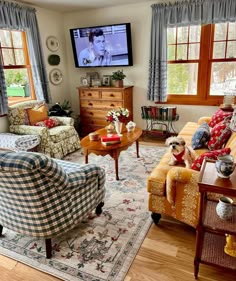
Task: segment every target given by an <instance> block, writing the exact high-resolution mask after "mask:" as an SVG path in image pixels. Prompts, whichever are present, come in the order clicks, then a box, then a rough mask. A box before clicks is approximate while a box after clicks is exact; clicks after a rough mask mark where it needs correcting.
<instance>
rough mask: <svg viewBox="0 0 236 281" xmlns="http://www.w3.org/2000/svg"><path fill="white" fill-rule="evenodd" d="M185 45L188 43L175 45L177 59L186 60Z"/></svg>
mask: <svg viewBox="0 0 236 281" xmlns="http://www.w3.org/2000/svg"><path fill="white" fill-rule="evenodd" d="M187 46H188V45H185V44H184V45H178V46H177V58H176V59H177V60H186V59H187Z"/></svg>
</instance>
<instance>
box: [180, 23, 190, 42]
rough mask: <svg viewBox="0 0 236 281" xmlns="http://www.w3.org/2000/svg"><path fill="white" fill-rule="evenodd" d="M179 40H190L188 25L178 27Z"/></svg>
mask: <svg viewBox="0 0 236 281" xmlns="http://www.w3.org/2000/svg"><path fill="white" fill-rule="evenodd" d="M177 34H178V36H177V41H178V43H187V42H188V27H186V26H185V27H178V28H177Z"/></svg>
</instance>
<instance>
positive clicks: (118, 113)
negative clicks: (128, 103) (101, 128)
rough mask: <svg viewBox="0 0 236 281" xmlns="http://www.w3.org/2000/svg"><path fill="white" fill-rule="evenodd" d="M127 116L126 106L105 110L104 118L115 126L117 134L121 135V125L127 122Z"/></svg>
mask: <svg viewBox="0 0 236 281" xmlns="http://www.w3.org/2000/svg"><path fill="white" fill-rule="evenodd" d="M128 117H129V110H128V109H127V108H121V107H120V108H119V109H112V110H110V111H108V112H107V115H106V120H107V121H108V122H111V123H113V124H114V126H115V130H116V132H117V134H118V135H121V132H122V126H123V124H124V123H127V121H128Z"/></svg>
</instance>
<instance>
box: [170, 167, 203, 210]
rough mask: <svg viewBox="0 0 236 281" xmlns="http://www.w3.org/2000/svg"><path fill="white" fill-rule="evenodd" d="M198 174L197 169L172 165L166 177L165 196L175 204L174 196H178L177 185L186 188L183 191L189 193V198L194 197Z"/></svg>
mask: <svg viewBox="0 0 236 281" xmlns="http://www.w3.org/2000/svg"><path fill="white" fill-rule="evenodd" d="M199 175H200V172H199V171H195V170H192V169H187V168H183V167H173V168H172V169H170V170H169V172H168V173H167V177H166V197H167V200H168V201H169V203H170V204H171V205H175V201H176V198H177V197H178V194H177V193H178V187H180V188H181V189H183V188H186V189H187V190H185V192H186V193H187V194H189V196H190V198H192V197H194V195H195V193H196V189H197V190H198V179H199ZM181 192H183V190H181ZM193 193H194V194H193ZM190 204H191V202H190Z"/></svg>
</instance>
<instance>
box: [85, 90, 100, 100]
mask: <svg viewBox="0 0 236 281" xmlns="http://www.w3.org/2000/svg"><path fill="white" fill-rule="evenodd" d="M80 98H81V99H99V98H100V95H99V91H93V90H82V91H80Z"/></svg>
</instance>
